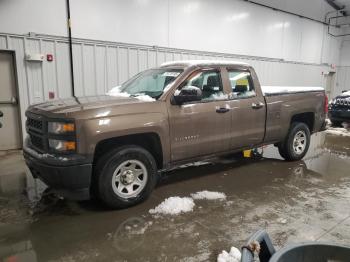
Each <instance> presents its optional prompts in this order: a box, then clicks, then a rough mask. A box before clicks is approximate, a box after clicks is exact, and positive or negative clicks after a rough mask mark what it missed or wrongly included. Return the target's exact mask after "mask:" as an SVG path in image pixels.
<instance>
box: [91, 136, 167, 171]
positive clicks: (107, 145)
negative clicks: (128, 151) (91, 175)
mask: <svg viewBox="0 0 350 262" xmlns="http://www.w3.org/2000/svg"><path fill="white" fill-rule="evenodd" d="M125 145H136V146H140V147H142V148H144V149H146V150H147V151H148V152H149V153H150V154H151V155H152V156H153V157H154V159H155V161H156V164H157V168H158V169H161V168H163V148H162V143H161V139H160V137H159V135H158V134H157V133H155V132H148V133H139V134H130V135H124V136H118V137H111V138H107V139H103V140H101V141H99V142H98V143H97V144H96V147H95V151H94V159H93V164H96V162H97V160H98V159H99V158H100V157H101V156H102V155H104V154H105V153H106V152H109V151H110V150H112V149H114V148H117V147H120V146H125Z"/></svg>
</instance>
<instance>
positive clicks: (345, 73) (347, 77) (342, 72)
mask: <svg viewBox="0 0 350 262" xmlns="http://www.w3.org/2000/svg"><path fill="white" fill-rule="evenodd" d="M344 90H348V91H350V66H340V67H338V68H337V81H336V86H335V92H334V94H335V96H336V95H339V94H341V92H342V91H344Z"/></svg>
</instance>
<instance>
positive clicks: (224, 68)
mask: <svg viewBox="0 0 350 262" xmlns="http://www.w3.org/2000/svg"><path fill="white" fill-rule="evenodd" d="M327 106H328V102H327V97H326V95H325V92H324V90H323V89H322V88H315V87H310V88H298V87H265V88H262V87H261V86H260V83H259V81H258V78H257V76H256V73H255V71H254V69H253V68H252V67H251V66H249V65H248V64H245V63H235V62H229V61H181V62H169V63H165V64H163V65H162V66H160V67H158V68H154V69H150V70H146V71H143V72H141V73H139V74H138V75H136V76H134V77H133V78H131V79H130V80H128V81H127V82H125V83H124V84H123V85H121V86H120V87H116V88H114V89H112V90H111V91H110V92H109V94H108V95H105V96H98V97H84V98H71V99H65V100H56V101H51V102H46V103H42V104H37V105H33V106H31V107H29V108H28V110H27V111H26V116H27V122H26V130H27V133H28V138H27V140H26V143H25V147H24V150H23V152H24V157H25V160H26V163H27V165H28V167H29V168H30V170H31V171H32V174H33V176H34V177H39V178H40V179H41V180H43V181H44V182H45V183H46V184H47V185H49V186H50V187H51V188H52V189H54V190H56V191H57V192H58V193H59V194H61V195H62V196H65V197H68V198H71V199H78V200H82V199H88V198H90V197H91V196H96V197H97V198H98V199H100V200H102V202H103V203H105V204H106V205H108V206H109V207H112V208H124V207H128V206H131V205H134V204H137V203H139V202H141V201H143V200H144V199H146V198H147V197H148V196H149V195H150V193H151V191H152V190H153V188H154V187H155V185H156V181H157V175H158V174H159V172H160V171H166V170H169V169H172V168H174V167H176V166H179V165H182V164H185V163H189V162H194V161H198V160H206V159H210V158H213V157H218V156H220V155H225V154H228V153H232V152H238V151H242V150H244V149H250V148H254V147H259V146H262V145H266V144H275V145H276V146H277V147H278V150H279V152H280V154H281V156H282V157H283V158H284V159H286V160H289V161H293V160H299V159H301V158H303V156H304V155H305V154H306V152H307V150H308V147H309V143H310V134H311V133H314V132H318V131H320V130H322V129H323V127H324V125H325V124H324V123H325V116H326V111H327Z"/></svg>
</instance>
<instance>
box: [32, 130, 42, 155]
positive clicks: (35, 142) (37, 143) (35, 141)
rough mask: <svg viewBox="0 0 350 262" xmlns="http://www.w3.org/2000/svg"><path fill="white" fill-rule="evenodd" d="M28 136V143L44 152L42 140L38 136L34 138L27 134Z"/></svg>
mask: <svg viewBox="0 0 350 262" xmlns="http://www.w3.org/2000/svg"><path fill="white" fill-rule="evenodd" d="M29 136H30V142H31V143H32V145H33V146H34V147H35V148H36V149H39V150H41V151H42V150H44V139H43V138H42V137H40V136H36V135H33V134H29Z"/></svg>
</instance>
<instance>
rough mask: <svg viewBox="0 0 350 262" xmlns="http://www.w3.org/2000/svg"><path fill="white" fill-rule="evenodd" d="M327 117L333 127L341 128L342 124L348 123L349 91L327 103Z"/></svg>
mask: <svg viewBox="0 0 350 262" xmlns="http://www.w3.org/2000/svg"><path fill="white" fill-rule="evenodd" d="M328 117H329V119H330V120H331V122H332V125H333V126H341V124H342V123H343V122H350V91H343V93H342V94H341V95H339V96H337V97H336V98H334V99H333V100H332V101H331V102H330V103H329V107H328Z"/></svg>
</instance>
